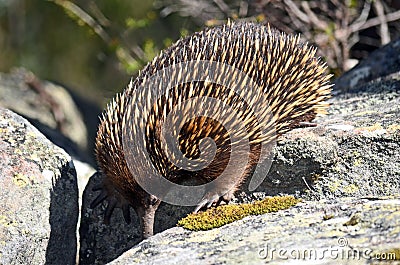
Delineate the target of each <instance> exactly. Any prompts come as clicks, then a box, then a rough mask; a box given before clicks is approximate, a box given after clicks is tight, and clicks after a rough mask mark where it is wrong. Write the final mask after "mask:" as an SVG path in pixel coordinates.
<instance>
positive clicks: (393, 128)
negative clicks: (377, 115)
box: [387, 124, 400, 133]
mask: <svg viewBox="0 0 400 265" xmlns="http://www.w3.org/2000/svg"><path fill="white" fill-rule="evenodd" d="M387 131H388V132H391V133H393V132H395V131H400V125H398V124H392V125H389V127H388V128H387Z"/></svg>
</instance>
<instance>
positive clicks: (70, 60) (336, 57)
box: [0, 0, 400, 106]
mask: <svg viewBox="0 0 400 265" xmlns="http://www.w3.org/2000/svg"><path fill="white" fill-rule="evenodd" d="M399 9H400V1H399V0H387V1H383V0H321V1H319V0H315V1H313V0H309V1H300V0H298V1H296V0H283V1H274V0H248V1H244V0H197V1H196V0H148V1H138V0H76V1H67V0H0V71H1V72H8V71H10V69H12V68H13V67H20V66H22V67H25V68H27V69H28V70H30V71H32V72H33V73H35V74H36V75H37V76H38V77H39V78H41V79H47V80H51V81H55V82H57V83H61V84H63V85H66V86H67V87H69V88H70V89H72V90H73V91H75V92H76V93H78V94H79V95H81V96H84V97H86V98H88V99H91V100H93V101H95V102H97V103H98V104H99V105H101V106H104V105H105V103H106V102H108V101H109V100H110V99H111V98H112V97H113V96H114V94H115V92H117V91H122V89H123V88H124V87H125V85H126V84H127V83H128V82H129V79H130V78H131V76H133V77H134V76H136V75H137V73H138V71H139V70H140V69H141V68H142V67H143V66H144V65H145V64H146V62H148V61H149V60H151V59H152V58H153V57H154V56H156V55H157V54H158V53H159V52H160V51H161V50H162V49H163V48H165V47H167V46H169V45H171V43H173V42H174V41H176V40H177V39H179V38H180V37H182V36H185V35H187V34H190V33H192V32H194V31H196V30H199V29H201V28H203V27H205V26H213V25H218V24H222V23H225V22H226V21H227V19H231V20H249V21H258V22H260V23H270V24H271V25H272V26H274V27H277V28H278V29H280V30H283V31H285V32H288V33H301V34H302V36H303V37H304V39H305V40H307V41H308V42H310V43H311V44H314V45H317V46H318V47H319V48H320V50H319V53H320V54H319V55H320V56H322V57H323V58H324V60H326V61H327V63H328V65H329V67H330V69H331V71H332V72H333V73H334V74H335V75H336V76H339V75H340V74H341V73H343V72H344V71H346V70H348V69H350V68H351V67H352V66H353V65H354V64H355V63H356V62H357V61H358V60H360V59H362V58H365V57H366V56H367V55H368V54H369V53H370V52H372V51H373V50H375V49H377V48H378V47H380V46H382V45H384V44H386V43H388V42H389V41H390V40H393V39H395V38H398V37H399V36H400V11H399Z"/></svg>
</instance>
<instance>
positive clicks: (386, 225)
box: [108, 196, 400, 265]
mask: <svg viewBox="0 0 400 265" xmlns="http://www.w3.org/2000/svg"><path fill="white" fill-rule="evenodd" d="M399 228H400V196H396V197H388V198H381V199H360V198H355V197H347V198H338V199H333V200H319V201H304V202H302V203H300V204H298V205H297V206H294V207H292V208H290V209H288V210H284V211H279V212H276V213H269V214H264V215H260V216H249V217H246V218H244V219H242V220H239V221H236V222H234V223H231V224H228V225H226V226H223V227H220V228H215V229H212V230H208V231H199V232H192V231H188V230H185V229H183V228H180V227H179V228H178V227H176V228H172V229H169V230H167V231H164V232H162V233H159V234H157V235H155V236H153V237H151V238H149V239H147V240H144V241H142V242H141V243H139V244H138V245H137V246H135V247H133V248H131V249H130V250H128V251H127V252H125V253H124V254H122V255H121V256H120V257H118V258H117V259H115V260H114V261H112V262H110V263H108V264H109V265H117V264H118V265H119V264H120V265H125V264H186V263H188V261H189V262H190V264H193V265H196V264H199V265H200V264H265V263H267V262H271V261H272V262H273V264H288V263H294V264H310V263H312V262H314V263H315V264H338V263H340V264H367V263H368V262H369V261H371V260H372V261H379V259H381V260H382V259H383V260H389V261H392V262H393V261H394V260H399V259H400V257H399V256H398V255H399V254H400V248H399V242H400V234H399ZM317 262H318V263H317ZM314 263H313V264H314ZM379 264H381V263H379Z"/></svg>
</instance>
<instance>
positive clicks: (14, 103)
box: [0, 68, 99, 162]
mask: <svg viewBox="0 0 400 265" xmlns="http://www.w3.org/2000/svg"><path fill="white" fill-rule="evenodd" d="M77 100H80V99H77V97H74V96H73V95H71V94H70V92H69V91H67V89H66V88H64V87H62V86H60V85H56V84H54V83H51V82H48V81H43V80H40V79H39V78H37V77H35V76H34V75H33V73H31V72H29V71H27V70H25V69H23V68H18V69H14V70H13V71H12V72H11V73H10V74H4V73H0V106H1V107H3V108H7V109H11V110H13V111H14V112H17V113H18V114H20V115H22V116H24V117H25V118H26V119H28V120H29V121H30V122H31V123H32V124H33V125H34V126H35V127H37V128H38V129H39V130H40V131H41V132H42V133H43V134H44V135H46V137H48V138H49V139H50V140H51V141H52V142H54V143H55V144H57V145H58V146H60V147H62V148H63V149H65V150H67V152H68V153H69V154H70V155H71V156H73V157H76V158H79V159H80V160H84V161H89V162H93V160H92V158H91V155H88V154H87V153H86V152H87V151H88V150H89V149H90V151H89V152H90V154H91V153H92V150H93V142H94V135H95V132H94V131H95V130H96V125H93V122H95V123H97V121H98V119H97V118H96V117H97V116H96V115H97V114H98V113H99V110H98V109H97V108H95V107H94V106H93V104H92V105H90V104H89V103H88V102H87V101H86V102H84V103H83V102H82V100H80V102H79V103H80V105H81V106H82V108H81V109H79V108H78V107H77V105H76V103H75V101H77ZM87 108H91V110H90V112H91V114H90V115H91V117H87V115H89V114H88V113H87V112H88V111H86V109H87ZM82 110H84V111H82ZM83 114H85V115H86V116H85V115H83ZM88 124H90V125H91V126H89V127H88V128H87V127H86V125H88ZM88 130H90V137H91V138H89V137H88ZM88 139H89V140H90V143H88Z"/></svg>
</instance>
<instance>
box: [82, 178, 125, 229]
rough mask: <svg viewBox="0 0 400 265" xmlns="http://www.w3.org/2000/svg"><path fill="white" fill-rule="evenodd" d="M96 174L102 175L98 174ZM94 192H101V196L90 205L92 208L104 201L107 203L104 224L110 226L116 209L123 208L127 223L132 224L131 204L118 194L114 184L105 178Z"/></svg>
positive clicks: (94, 188)
mask: <svg viewBox="0 0 400 265" xmlns="http://www.w3.org/2000/svg"><path fill="white" fill-rule="evenodd" d="M95 174H100V173H98V172H96V173H95ZM93 191H101V192H100V194H99V195H98V196H97V197H96V199H94V201H93V202H92V203H91V204H90V208H92V209H93V208H95V207H96V206H98V205H99V204H101V203H102V202H103V201H106V202H107V208H106V211H105V213H104V223H105V224H109V223H110V219H111V216H112V214H113V212H114V209H115V208H121V209H122V213H123V215H124V219H125V222H127V223H128V224H129V223H130V222H131V217H130V212H129V207H130V204H129V202H128V201H127V200H126V199H125V198H124V196H122V195H121V193H120V192H118V191H117V190H116V189H115V188H114V186H113V185H112V183H111V182H110V181H109V180H107V178H103V181H102V183H101V184H99V185H97V186H95V187H93Z"/></svg>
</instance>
